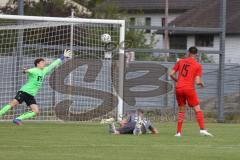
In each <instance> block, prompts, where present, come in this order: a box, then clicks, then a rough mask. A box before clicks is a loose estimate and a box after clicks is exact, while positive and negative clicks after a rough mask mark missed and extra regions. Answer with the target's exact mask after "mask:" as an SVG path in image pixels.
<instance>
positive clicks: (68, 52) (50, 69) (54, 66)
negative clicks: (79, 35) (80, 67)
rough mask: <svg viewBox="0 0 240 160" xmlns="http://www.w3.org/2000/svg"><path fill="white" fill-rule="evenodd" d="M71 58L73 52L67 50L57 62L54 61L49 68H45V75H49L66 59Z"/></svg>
mask: <svg viewBox="0 0 240 160" xmlns="http://www.w3.org/2000/svg"><path fill="white" fill-rule="evenodd" d="M71 57H72V52H71V51H70V50H67V49H65V50H64V52H63V54H61V55H60V57H59V58H58V59H57V60H55V61H53V62H52V63H51V64H50V65H49V66H47V67H45V68H44V72H45V74H48V73H49V72H51V71H52V70H53V69H54V68H56V67H58V66H59V65H60V64H61V63H62V61H63V60H64V59H65V58H71Z"/></svg>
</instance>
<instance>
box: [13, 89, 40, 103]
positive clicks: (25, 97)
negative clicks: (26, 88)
mask: <svg viewBox="0 0 240 160" xmlns="http://www.w3.org/2000/svg"><path fill="white" fill-rule="evenodd" d="M15 99H16V100H17V101H18V102H19V104H21V103H22V102H25V103H26V104H27V106H30V105H32V104H37V102H36V100H35V98H34V97H33V96H32V95H30V94H28V93H26V92H23V91H18V92H17V95H16V97H15Z"/></svg>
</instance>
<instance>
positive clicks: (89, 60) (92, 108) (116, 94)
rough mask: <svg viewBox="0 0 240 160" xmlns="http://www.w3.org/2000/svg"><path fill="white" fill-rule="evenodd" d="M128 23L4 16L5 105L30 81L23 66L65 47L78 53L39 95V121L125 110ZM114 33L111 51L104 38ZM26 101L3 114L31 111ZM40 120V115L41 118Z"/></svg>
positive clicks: (0, 61)
mask: <svg viewBox="0 0 240 160" xmlns="http://www.w3.org/2000/svg"><path fill="white" fill-rule="evenodd" d="M124 30H125V22H124V21H122V20H102V19H101V20H100V19H81V18H55V17H33V16H14V15H0V105H1V107H2V106H3V105H5V104H6V103H9V102H10V101H11V100H12V99H13V98H14V97H15V95H16V92H17V91H18V90H19V89H20V87H21V86H22V85H23V84H24V83H25V82H26V77H27V76H26V75H24V74H23V73H22V69H23V68H32V67H34V64H33V62H34V60H35V59H36V58H39V57H42V58H44V59H45V60H46V62H47V63H51V62H52V61H53V60H55V59H56V58H58V57H59V55H60V54H61V53H63V51H64V49H66V48H67V49H70V50H72V52H73V58H72V59H67V60H65V61H64V63H62V64H61V65H60V66H59V67H58V68H56V69H55V70H54V71H53V72H52V73H50V74H49V75H48V76H47V77H46V79H45V81H44V83H43V86H42V88H41V90H40V91H39V93H38V94H37V96H36V97H35V98H36V101H37V104H38V105H39V108H40V115H39V116H37V117H36V118H35V119H36V120H71V121H91V120H99V119H101V118H106V117H109V116H113V117H115V118H120V117H121V114H122V104H123V102H122V99H121V96H122V92H123V89H122V88H123V86H122V84H123V77H124V76H123V68H124V50H123V47H124V46H121V45H120V44H121V43H120V42H123V41H124ZM102 34H109V35H110V36H111V43H113V44H114V47H111V50H110V49H109V48H107V47H106V43H104V42H103V41H102V40H101V35H102ZM27 110H29V108H28V107H27V106H26V104H25V103H23V104H21V105H19V106H17V107H16V108H14V109H12V110H11V111H9V112H8V113H7V114H6V115H4V116H3V117H1V119H2V120H9V119H13V118H14V117H16V116H18V115H20V114H22V113H23V112H26V111H27ZM35 119H34V120H35Z"/></svg>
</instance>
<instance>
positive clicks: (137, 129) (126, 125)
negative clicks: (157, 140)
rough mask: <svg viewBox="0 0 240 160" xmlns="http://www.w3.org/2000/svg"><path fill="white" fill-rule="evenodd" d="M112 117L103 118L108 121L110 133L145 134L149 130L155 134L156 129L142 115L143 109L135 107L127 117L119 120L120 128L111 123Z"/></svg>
mask: <svg viewBox="0 0 240 160" xmlns="http://www.w3.org/2000/svg"><path fill="white" fill-rule="evenodd" d="M113 120H114V119H113V118H110V119H107V120H105V122H106V123H109V132H110V133H112V134H134V135H139V134H146V133H148V131H149V132H151V133H152V134H157V133H158V130H157V129H156V128H155V127H154V126H153V125H152V123H151V122H150V121H149V120H147V119H146V118H145V117H144V111H143V110H142V109H137V110H136V112H135V113H132V114H131V115H130V116H129V117H128V119H125V120H122V121H121V122H120V128H116V127H115V124H114V123H113Z"/></svg>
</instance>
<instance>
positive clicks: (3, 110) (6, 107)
mask: <svg viewBox="0 0 240 160" xmlns="http://www.w3.org/2000/svg"><path fill="white" fill-rule="evenodd" d="M9 109H11V106H10V105H9V104H7V105H5V106H4V107H3V108H2V109H1V110H0V116H2V115H3V114H5V113H6V112H7V111H8V110H9Z"/></svg>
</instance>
